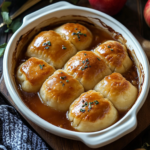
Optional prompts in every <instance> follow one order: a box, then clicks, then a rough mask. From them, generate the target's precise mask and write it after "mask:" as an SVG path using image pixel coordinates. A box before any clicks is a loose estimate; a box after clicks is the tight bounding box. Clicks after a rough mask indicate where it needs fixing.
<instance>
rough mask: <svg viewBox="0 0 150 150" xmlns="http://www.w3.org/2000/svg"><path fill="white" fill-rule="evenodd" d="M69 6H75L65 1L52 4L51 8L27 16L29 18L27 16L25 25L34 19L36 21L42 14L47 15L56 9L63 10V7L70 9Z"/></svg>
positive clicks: (24, 19) (24, 20) (47, 7)
mask: <svg viewBox="0 0 150 150" xmlns="http://www.w3.org/2000/svg"><path fill="white" fill-rule="evenodd" d="M68 6H74V5H72V4H70V3H68V2H64V1H61V2H57V3H55V4H50V5H49V6H46V7H44V8H42V9H39V10H37V11H35V12H33V13H31V14H29V15H27V16H25V17H24V18H23V24H25V23H26V22H29V21H31V20H32V19H33V18H34V19H35V17H36V16H38V17H39V16H40V15H41V14H43V13H47V12H48V11H50V10H51V11H52V10H54V9H60V8H63V7H68Z"/></svg>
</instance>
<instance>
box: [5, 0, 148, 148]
mask: <svg viewBox="0 0 150 150" xmlns="http://www.w3.org/2000/svg"><path fill="white" fill-rule="evenodd" d="M68 14H69V15H68ZM69 20H81V21H86V22H88V23H91V24H94V25H95V26H96V27H99V28H103V29H104V30H106V31H107V32H109V33H110V34H111V35H112V36H113V37H116V38H117V40H118V41H121V42H123V43H124V44H126V46H127V47H128V48H129V49H130V50H131V54H132V56H133V59H134V62H135V63H136V66H137V68H138V71H139V75H138V76H139V80H140V84H139V91H140V92H139V93H140V94H139V95H138V98H137V100H136V102H135V104H134V105H133V106H132V108H131V109H130V110H129V111H128V112H127V114H126V115H125V116H124V117H123V118H122V119H120V120H119V121H118V122H116V123H115V124H113V125H112V126H110V127H108V128H106V129H104V130H101V131H97V132H75V131H69V130H66V129H62V128H59V127H56V126H54V125H52V124H50V123H48V122H47V121H45V120H43V119H42V118H40V117H39V116H38V115H36V114H35V113H33V112H32V111H31V110H30V109H29V108H28V107H27V106H26V105H25V104H24V102H23V101H22V100H21V97H20V96H19V94H18V91H17V87H16V85H15V81H14V74H13V72H14V66H15V63H16V59H17V57H18V56H19V54H20V52H21V49H22V48H23V47H24V45H25V44H26V43H27V42H28V41H30V40H31V39H32V37H33V36H34V35H35V34H36V33H37V32H38V31H39V30H40V29H41V28H43V27H45V26H48V25H50V24H57V23H58V22H59V23H60V22H64V21H69ZM110 27H111V28H110ZM29 35H30V36H29ZM20 41H21V42H20ZM3 64H4V66H3V68H4V80H5V84H6V87H7V89H8V91H9V93H10V96H11V97H12V99H13V101H14V102H15V104H16V105H17V107H18V108H19V109H20V111H21V112H22V113H23V114H24V115H25V116H26V117H27V118H28V119H30V120H31V121H33V122H34V123H35V124H37V125H38V126H40V127H41V128H43V129H45V130H47V131H48V132H51V133H53V134H56V135H58V136H61V137H64V138H69V139H74V140H80V141H82V142H83V143H85V144H86V145H87V146H89V147H91V148H97V147H101V146H104V145H106V144H109V143H111V142H113V141H115V140H117V139H119V138H120V137H122V136H124V135H125V134H127V133H129V132H131V131H133V130H134V129H135V128H136V126H137V119H136V115H137V112H138V111H139V109H140V108H141V106H142V105H143V103H144V101H145V99H146V97H147V94H148V91H149V86H150V81H149V71H150V70H149V63H148V60H147V57H146V55H145V53H144V51H143V50H142V48H141V46H140V44H139V43H138V42H137V40H136V39H135V38H134V36H133V35H132V34H131V33H130V32H129V31H128V30H127V29H126V28H125V27H124V26H123V25H122V24H120V23H119V22H118V21H116V20H115V19H113V18H112V17H110V16H108V15H106V14H104V13H102V12H99V11H96V10H94V9H90V8H84V7H78V6H74V5H71V4H69V3H67V2H59V3H56V4H53V5H50V6H47V7H45V8H42V9H40V10H38V11H36V12H34V13H32V14H29V15H27V16H26V17H25V18H24V19H23V25H22V26H21V27H20V29H18V31H17V32H16V33H15V34H14V35H13V36H12V37H11V39H10V41H9V43H8V45H7V48H6V51H5V55H4V62H3Z"/></svg>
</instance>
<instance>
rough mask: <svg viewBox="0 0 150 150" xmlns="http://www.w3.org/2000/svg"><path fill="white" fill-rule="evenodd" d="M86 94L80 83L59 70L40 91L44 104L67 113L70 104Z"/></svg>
mask: <svg viewBox="0 0 150 150" xmlns="http://www.w3.org/2000/svg"><path fill="white" fill-rule="evenodd" d="M83 92H84V88H83V86H82V85H81V84H80V82H79V81H78V80H76V79H74V78H73V77H72V76H71V75H68V74H67V73H66V72H64V71H63V70H57V71H55V73H54V74H53V75H52V76H50V77H49V78H48V79H47V80H46V81H45V82H44V83H43V85H42V87H41V89H40V97H41V99H42V101H43V103H44V104H46V105H47V106H50V107H51V108H53V109H56V110H59V111H67V110H68V109H69V106H70V104H71V103H72V102H73V101H74V100H75V99H76V98H77V97H79V96H80V94H81V93H83Z"/></svg>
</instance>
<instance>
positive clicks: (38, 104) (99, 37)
mask: <svg viewBox="0 0 150 150" xmlns="http://www.w3.org/2000/svg"><path fill="white" fill-rule="evenodd" d="M85 26H86V27H87V28H88V29H89V30H90V31H91V32H92V33H93V41H92V44H91V45H90V47H89V48H88V49H87V50H93V49H94V48H95V47H96V46H98V45H99V44H101V43H103V42H105V41H107V40H115V39H113V38H112V37H111V35H109V34H108V33H107V32H106V31H103V30H101V29H97V28H95V27H94V26H92V25H85ZM51 29H53V28H52V27H46V28H43V29H42V30H43V31H44V30H51ZM42 30H41V31H42ZM25 49H27V47H26V48H25ZM23 52H24V53H25V51H23ZM129 57H130V58H131V56H130V54H129ZM27 59H28V57H26V56H25V55H24V54H22V55H21V56H20V58H19V59H18V60H17V63H16V64H17V65H16V69H15V74H16V72H17V68H18V66H19V65H20V64H21V63H23V62H25V61H26V60H27ZM131 59H132V58H131ZM132 61H133V60H132ZM123 76H124V77H125V78H126V79H127V80H128V81H129V82H130V83H132V84H133V85H134V86H136V87H137V88H138V84H139V79H138V73H137V68H136V66H135V64H134V62H133V66H132V67H131V69H129V70H128V71H127V72H126V73H124V74H123ZM15 80H16V84H17V87H18V92H19V94H20V96H21V98H22V100H23V102H24V103H25V104H26V105H27V106H28V107H29V109H30V110H32V111H33V112H34V113H35V114H37V115H38V116H39V117H41V118H42V119H44V120H46V121H47V122H49V123H51V124H53V125H55V126H58V127H61V128H64V129H68V130H72V131H76V130H75V129H74V128H73V127H72V126H71V123H70V121H69V120H68V119H67V117H66V114H67V113H68V111H67V112H61V111H56V110H54V109H52V108H50V107H48V106H46V105H44V104H43V103H42V101H41V100H40V97H39V92H37V93H27V92H25V91H23V90H22V89H21V86H20V84H19V83H18V81H17V78H16V76H15ZM126 113H127V112H124V113H121V112H120V113H119V118H118V120H119V119H121V118H122V117H123V116H124V115H125V114H126Z"/></svg>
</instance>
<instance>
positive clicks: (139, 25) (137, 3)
mask: <svg viewBox="0 0 150 150" xmlns="http://www.w3.org/2000/svg"><path fill="white" fill-rule="evenodd" d="M11 1H12V7H11V8H10V13H11V14H12V13H14V12H15V11H16V10H17V9H18V8H19V7H20V6H21V3H20V4H19V3H16V1H17V2H18V1H19V0H16V1H15V0H11ZM146 1H147V0H127V3H126V5H125V6H124V8H123V9H122V10H121V12H120V13H119V14H117V15H116V16H114V18H115V19H117V20H118V21H120V22H121V23H122V24H124V25H125V26H126V27H127V28H128V29H129V30H130V31H131V32H132V33H133V34H134V36H135V37H136V38H137V39H138V40H139V42H140V43H141V45H142V46H143V48H144V49H145V50H147V52H148V49H146V47H144V44H145V43H146V44H148V45H147V47H149V46H150V45H149V43H148V41H145V39H144V38H143V37H145V38H147V39H150V28H148V27H147V25H146V23H145V22H144V19H143V8H144V5H145V3H146ZM1 2H2V0H0V4H1ZM54 2H56V1H54ZM22 3H23V1H22ZM16 4H18V5H16ZM48 4H49V0H45V1H42V2H40V3H38V4H36V5H35V6H33V7H32V8H30V9H29V10H27V11H26V12H24V13H23V14H22V15H21V16H20V18H23V17H24V16H25V15H27V14H29V13H31V12H33V11H35V10H38V9H39V8H42V7H44V6H46V5H48ZM78 5H80V6H86V7H89V6H90V5H89V3H88V1H87V0H80V2H79V3H78ZM0 22H2V18H0ZM5 29H6V27H3V28H0V44H2V43H3V42H8V41H9V39H10V37H11V35H12V34H11V33H8V34H6V33H4V30H5ZM147 54H148V53H147ZM149 56H150V55H149ZM149 58H150V57H149ZM2 60H3V57H2V58H0V77H2ZM0 91H1V93H3V95H4V96H5V97H6V98H7V99H8V101H9V102H10V103H11V105H13V106H14V107H15V108H16V109H17V110H18V108H17V107H16V106H15V104H14V102H13V101H12V99H11V97H10V96H9V93H8V91H7V89H6V87H5V83H4V80H3V77H2V80H1V83H0ZM149 99H150V93H149V95H148V98H147V100H146V102H145V104H144V105H143V107H142V108H141V110H140V111H139V113H138V116H137V120H138V126H137V128H136V129H135V130H134V131H133V132H131V133H129V134H128V135H126V136H124V137H122V138H120V139H119V140H117V141H115V142H113V143H111V144H109V145H107V146H104V147H102V148H99V150H122V149H123V148H124V149H126V148H125V146H126V145H127V144H128V143H130V142H131V141H132V140H133V139H134V138H135V137H136V136H137V135H139V134H140V133H141V132H142V131H143V130H145V129H146V128H147V127H148V126H149V125H150V119H149V118H150V101H149ZM18 112H19V113H20V111H19V110H18ZM21 115H22V114H21ZM22 116H23V115H22ZM23 117H24V118H25V120H26V121H27V122H28V123H29V124H30V125H31V126H32V127H33V128H34V130H35V131H36V132H37V133H38V134H39V135H40V136H41V137H42V138H43V139H44V140H45V141H46V142H47V143H48V144H49V145H50V146H51V147H52V148H53V149H56V150H60V149H63V150H77V149H82V150H84V149H86V150H88V149H90V148H88V147H87V146H85V145H84V144H83V143H82V142H79V141H74V140H68V139H65V138H61V137H58V136H55V135H53V134H50V133H48V132H46V131H44V130H43V129H41V128H40V127H38V126H37V125H36V124H34V123H33V122H31V121H30V120H28V119H27V118H26V117H25V116H23ZM128 149H129V147H128Z"/></svg>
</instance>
